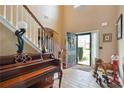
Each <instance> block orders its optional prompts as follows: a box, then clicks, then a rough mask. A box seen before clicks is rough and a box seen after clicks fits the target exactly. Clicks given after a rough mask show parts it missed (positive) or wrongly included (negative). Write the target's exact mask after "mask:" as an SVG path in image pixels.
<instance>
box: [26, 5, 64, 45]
mask: <svg viewBox="0 0 124 93" xmlns="http://www.w3.org/2000/svg"><path fill="white" fill-rule="evenodd" d="M28 7H29V9H30V10H31V11H32V12H33V13H34V15H35V16H36V17H37V18H38V20H39V21H40V22H41V24H42V25H43V26H44V27H49V28H51V29H53V30H54V31H56V32H57V33H58V34H57V35H56V34H54V38H55V40H56V43H57V44H58V45H59V46H61V38H62V35H61V32H62V29H63V17H64V16H63V14H64V13H63V9H64V8H63V6H57V5H54V6H52V5H51V6H50V5H49V6H48V5H42V6H40V5H29V6H28Z"/></svg>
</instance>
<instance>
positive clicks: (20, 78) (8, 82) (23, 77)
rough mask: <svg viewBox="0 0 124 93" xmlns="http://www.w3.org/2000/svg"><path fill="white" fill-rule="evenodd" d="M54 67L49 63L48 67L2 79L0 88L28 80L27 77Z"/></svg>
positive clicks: (54, 67) (29, 77)
mask: <svg viewBox="0 0 124 93" xmlns="http://www.w3.org/2000/svg"><path fill="white" fill-rule="evenodd" d="M55 69H56V66H54V65H51V66H48V67H45V68H42V69H39V70H36V71H33V72H30V73H27V74H24V75H21V76H18V77H15V78H12V79H9V80H6V81H3V82H1V83H0V87H1V88H2V87H11V86H12V85H15V84H17V85H18V84H19V83H21V82H26V80H28V79H31V78H33V77H36V76H38V75H41V74H43V73H45V72H48V71H52V70H55Z"/></svg>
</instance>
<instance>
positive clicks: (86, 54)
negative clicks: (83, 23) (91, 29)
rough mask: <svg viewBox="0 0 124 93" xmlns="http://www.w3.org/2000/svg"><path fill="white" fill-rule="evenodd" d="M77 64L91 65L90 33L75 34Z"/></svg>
mask: <svg viewBox="0 0 124 93" xmlns="http://www.w3.org/2000/svg"><path fill="white" fill-rule="evenodd" d="M77 37H78V38H77V40H78V46H77V52H78V53H77V57H78V64H82V65H88V66H90V65H91V33H86V34H78V35H77Z"/></svg>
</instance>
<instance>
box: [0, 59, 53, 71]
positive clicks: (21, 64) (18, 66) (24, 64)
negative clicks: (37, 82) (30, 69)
mask: <svg viewBox="0 0 124 93" xmlns="http://www.w3.org/2000/svg"><path fill="white" fill-rule="evenodd" d="M53 60H54V59H47V60H41V59H38V60H32V61H30V62H26V63H16V64H11V65H6V66H1V67H0V73H3V72H6V71H10V70H14V69H18V68H23V67H26V66H31V65H35V64H39V63H46V62H48V61H53Z"/></svg>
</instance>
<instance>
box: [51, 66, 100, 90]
mask: <svg viewBox="0 0 124 93" xmlns="http://www.w3.org/2000/svg"><path fill="white" fill-rule="evenodd" d="M63 73H64V74H63V80H62V85H61V88H100V87H99V85H98V84H97V83H96V82H95V79H94V78H93V76H92V73H91V72H85V71H82V70H78V69H73V68H69V69H65V70H64V71H63ZM58 82H59V80H55V82H54V86H53V87H54V88H58Z"/></svg>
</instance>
